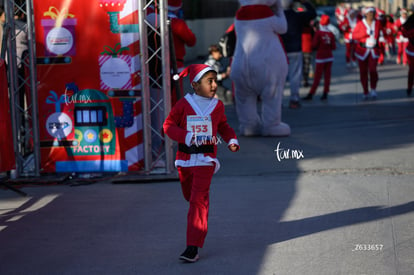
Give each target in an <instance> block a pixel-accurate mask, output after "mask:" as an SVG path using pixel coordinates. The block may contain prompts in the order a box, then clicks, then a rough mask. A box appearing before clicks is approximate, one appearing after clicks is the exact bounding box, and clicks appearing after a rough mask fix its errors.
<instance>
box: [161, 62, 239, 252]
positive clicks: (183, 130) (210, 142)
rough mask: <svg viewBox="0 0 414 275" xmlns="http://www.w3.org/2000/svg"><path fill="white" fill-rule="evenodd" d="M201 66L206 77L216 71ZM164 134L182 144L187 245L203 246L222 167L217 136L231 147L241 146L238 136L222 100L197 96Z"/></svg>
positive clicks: (179, 108) (177, 110)
mask: <svg viewBox="0 0 414 275" xmlns="http://www.w3.org/2000/svg"><path fill="white" fill-rule="evenodd" d="M191 66H195V65H191ZM197 66H205V67H204V68H205V69H203V70H204V71H203V70H202V71H201V72H200V73H201V74H202V75H203V74H205V73H206V72H207V71H214V69H213V68H211V67H209V66H206V65H197ZM183 73H184V74H185V73H186V70H184V71H183ZM181 75H183V74H181ZM200 78H201V76H199V79H200ZM190 81H191V82H197V76H195V77H193V76H191V73H190ZM164 132H165V134H166V135H167V136H168V137H170V138H171V139H172V140H175V141H177V142H178V151H177V155H176V161H175V165H176V167H177V169H178V172H179V177H180V182H181V187H182V192H183V195H184V198H185V199H186V200H187V201H189V202H190V207H189V211H188V216H187V245H188V246H197V247H203V245H204V240H205V237H206V235H207V221H208V210H209V190H210V184H211V179H212V176H213V174H214V173H215V172H217V170H218V169H219V168H220V163H219V161H218V159H217V157H216V156H217V144H218V143H220V142H221V141H220V140H219V138H218V136H217V134H220V136H221V137H222V139H223V140H224V141H225V142H226V143H228V144H229V145H230V144H236V145H238V141H237V137H236V133H235V132H234V130H233V129H232V128H231V127H230V126H229V124H228V123H227V118H226V115H225V113H224V105H223V103H222V102H221V101H220V100H218V99H216V98H205V97H201V96H198V95H195V94H194V95H191V94H187V95H186V96H185V97H184V98H182V99H180V100H179V101H178V102H177V104H176V105H175V106H174V107H173V108H172V110H171V112H170V114H169V115H168V117H167V119H166V120H165V122H164Z"/></svg>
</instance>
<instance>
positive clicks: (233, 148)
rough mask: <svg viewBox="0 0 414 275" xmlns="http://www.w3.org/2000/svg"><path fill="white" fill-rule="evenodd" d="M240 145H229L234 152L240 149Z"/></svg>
mask: <svg viewBox="0 0 414 275" xmlns="http://www.w3.org/2000/svg"><path fill="white" fill-rule="evenodd" d="M239 148H240V147H239V146H238V145H236V144H230V145H229V149H230V151H232V152H237V151H239Z"/></svg>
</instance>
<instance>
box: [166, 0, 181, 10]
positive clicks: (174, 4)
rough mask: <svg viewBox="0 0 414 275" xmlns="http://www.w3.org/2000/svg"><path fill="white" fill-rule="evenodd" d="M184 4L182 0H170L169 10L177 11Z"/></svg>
mask: <svg viewBox="0 0 414 275" xmlns="http://www.w3.org/2000/svg"><path fill="white" fill-rule="evenodd" d="M182 4H183V1H182V0H168V10H169V11H177V10H179V9H180V8H181V6H182Z"/></svg>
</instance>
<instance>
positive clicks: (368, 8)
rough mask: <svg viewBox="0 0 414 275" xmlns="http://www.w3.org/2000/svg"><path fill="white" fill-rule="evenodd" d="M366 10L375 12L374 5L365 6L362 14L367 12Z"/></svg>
mask: <svg viewBox="0 0 414 275" xmlns="http://www.w3.org/2000/svg"><path fill="white" fill-rule="evenodd" d="M368 12H374V13H375V8H374V7H366V8H365V9H364V14H367V13H368Z"/></svg>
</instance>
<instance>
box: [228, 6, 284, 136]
mask: <svg viewBox="0 0 414 275" xmlns="http://www.w3.org/2000/svg"><path fill="white" fill-rule="evenodd" d="M239 2H240V5H241V7H240V9H239V10H238V11H237V14H236V19H235V28H236V35H237V42H236V50H235V54H234V59H233V63H232V65H231V79H232V80H233V82H234V85H235V99H236V111H237V115H238V118H239V123H240V129H239V130H240V134H241V135H244V136H258V135H262V136H288V135H290V127H289V125H287V124H285V123H283V122H282V121H281V119H282V98H283V90H284V85H285V81H286V76H287V72H288V64H287V58H286V53H285V50H284V48H283V46H282V43H281V39H280V38H279V34H283V33H285V32H286V31H287V22H286V18H285V15H284V13H283V7H282V3H281V0H239ZM258 96H260V98H261V107H262V108H261V116H259V114H258V110H257V98H258Z"/></svg>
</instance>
